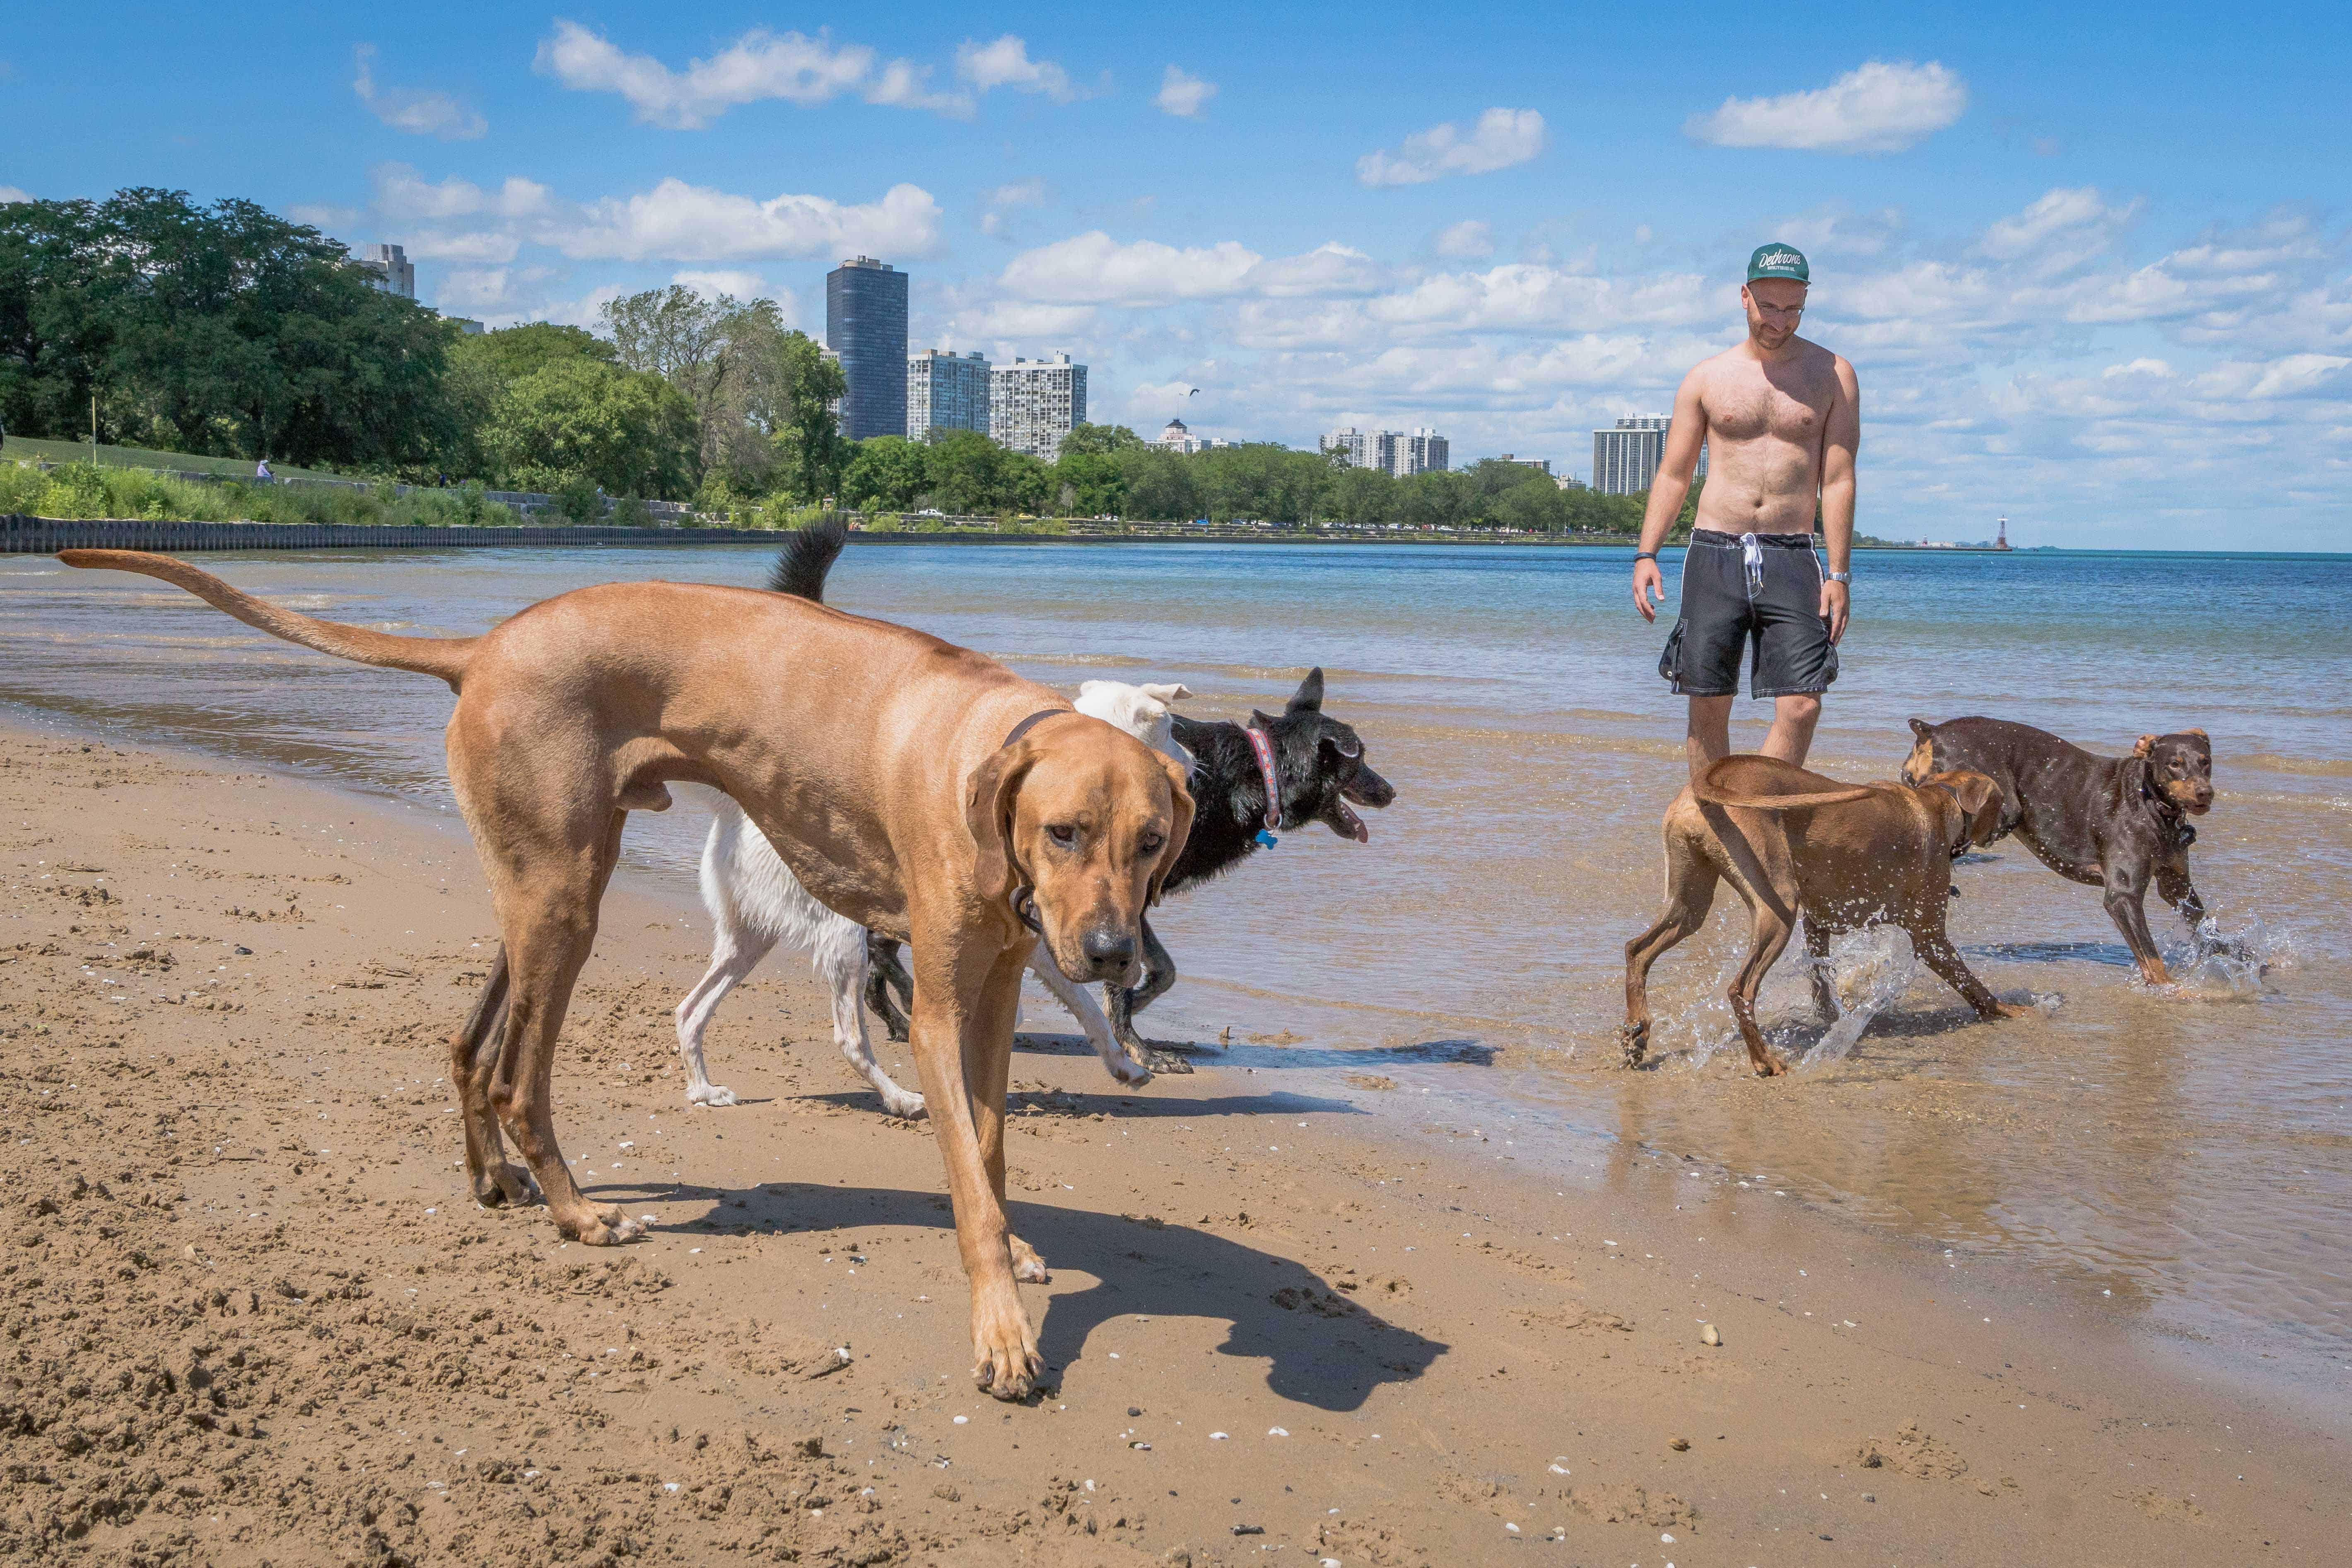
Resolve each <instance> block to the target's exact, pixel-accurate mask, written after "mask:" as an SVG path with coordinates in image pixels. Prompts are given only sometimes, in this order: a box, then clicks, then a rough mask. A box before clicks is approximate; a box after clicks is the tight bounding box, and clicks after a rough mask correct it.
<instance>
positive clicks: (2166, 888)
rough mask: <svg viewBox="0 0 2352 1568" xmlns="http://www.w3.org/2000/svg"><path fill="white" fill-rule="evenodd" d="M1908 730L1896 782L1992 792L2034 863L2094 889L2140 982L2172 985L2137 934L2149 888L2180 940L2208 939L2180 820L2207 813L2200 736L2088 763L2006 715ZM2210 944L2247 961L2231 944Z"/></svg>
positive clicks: (2185, 734) (2209, 754)
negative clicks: (1932, 778) (1990, 787)
mask: <svg viewBox="0 0 2352 1568" xmlns="http://www.w3.org/2000/svg"><path fill="white" fill-rule="evenodd" d="M1911 733H1912V735H1913V737H1914V741H1913V744H1912V747H1911V756H1910V760H1909V761H1907V762H1906V763H1904V764H1903V776H1904V777H1905V778H1906V779H1912V778H1925V777H1927V775H1928V774H1930V773H1935V772H1937V770H1939V769H1945V768H1970V769H1973V770H1974V771H1976V772H1978V773H1983V774H1985V775H1986V776H1987V777H1989V778H1990V779H1991V780H1992V781H1993V782H1994V783H1996V784H2000V790H2001V797H2002V800H2003V802H2004V803H2005V804H2004V805H2003V808H2002V811H2001V822H2000V826H2001V831H2002V832H2003V833H2014V834H2016V835H2017V837H2019V838H2021V839H2022V840H2023V841H2024V844H2025V847H2027V848H2028V849H2031V850H2032V851H2033V855H2034V858H2036V859H2038V860H2040V861H2041V862H2042V864H2043V865H2044V866H2047V867H2049V868H2051V869H2052V870H2053V871H2055V872H2057V873H2058V874H2059V875H2060V876H2062V877H2063V878H2065V879H2067V880H2068V881H2070V882H2084V883H2087V884H2088V885H2090V886H2091V887H2094V888H2098V889H2104V891H2105V895H2106V898H2105V902H2106V909H2107V918H2108V919H2109V920H2112V921H2115V922H2116V930H2117V931H2121V932H2123V937H2124V942H2126V944H2127V945H2128V946H2129V947H2130V948H2131V953H2132V959H2133V962H2135V963H2137V964H2138V965H2139V972H2140V975H2141V977H2142V978H2144V979H2145V980H2147V983H2148V984H2151V985H2162V984H2166V983H2167V982H2168V981H2169V980H2170V979H2171V978H2172V976H2171V975H2170V973H2168V972H2167V971H2166V969H2165V967H2164V955H2163V953H2161V952H2158V950H2157V945H2156V935H2155V933H2154V932H2153V931H2149V930H2148V929H2147V889H2148V887H2149V884H2150V883H2153V884H2154V885H2155V888H2156V890H2157V892H2158V894H2159V895H2160V896H2162V898H2163V900H2164V901H2165V902H2166V903H2168V904H2170V905H2171V906H2172V907H2173V908H2174V909H2176V910H2179V911H2180V918H2181V919H2182V920H2184V921H2188V922H2189V935H2190V936H2191V937H2193V938H2195V939H2196V940H2197V941H2198V942H2200V944H2201V943H2204V942H2207V941H2208V939H2207V937H2206V936H2205V934H2204V932H2203V930H2202V927H2203V926H2204V924H2205V900H2202V899H2200V898H2199V897H2198V896H2197V884H2196V883H2194V882H2192V881H2190V880H2189V846H2190V845H2191V844H2194V843H2196V842H2197V829H2196V828H2195V827H2194V826H2190V824H2189V821H2188V818H2189V817H2192V816H2204V815H2205V814H2206V812H2208V811H2210V809H2212V805H2213V742H2211V741H2210V740H2208V739H2207V738H2206V736H2205V731H2202V730H2183V731H2179V733H2177V734H2171V735H2142V736H2141V737H2140V738H2139V743H2138V744H2137V745H2136V746H2134V747H2133V748H2132V754H2131V755H2130V756H2128V757H2102V756H2096V755H2094V754H2093V753H2091V752H2086V751H2084V750H2083V748H2082V747H2080V746H2075V745H2070V744H2068V743H2067V742H2064V741H2062V740H2060V739H2059V738H2058V737H2057V736H2055V735H2053V734H2052V733H2051V732H2050V731H2047V730H2037V729H2035V728H2034V727H2033V726H2032V725H2031V724H2018V723H2012V722H2011V721H2009V720H2006V719H1952V720H1948V721H1946V722H1944V723H1941V724H1930V723H1928V722H1927V721H1926V720H1925V719H1914V720H1912V721H1911ZM1994 837H1999V835H1998V834H1996V835H1995V836H1994ZM2219 945H2220V946H2221V948H2222V950H2223V951H2225V952H2234V953H2236V954H2237V955H2239V956H2241V957H2243V956H2245V950H2244V949H2243V948H2242V946H2240V945H2239V944H2238V943H2235V942H2221V943H2220V944H2219Z"/></svg>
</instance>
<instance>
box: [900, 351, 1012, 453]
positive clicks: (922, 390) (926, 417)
mask: <svg viewBox="0 0 2352 1568" xmlns="http://www.w3.org/2000/svg"><path fill="white" fill-rule="evenodd" d="M989 371H990V365H989V363H988V361H987V359H986V358H984V357H983V356H982V355H981V354H979V353H967V354H958V353H953V352H952V351H950V350H947V349H925V350H924V351H923V352H922V353H919V354H909V355H908V356H907V439H908V440H909V441H922V440H928V439H929V437H930V433H931V432H932V431H933V430H977V431H979V432H980V433H981V434H982V435H983V436H985V435H987V434H988V433H989V412H988V405H989V401H990V398H991V397H992V393H991V391H990V382H991V377H990V374H989Z"/></svg>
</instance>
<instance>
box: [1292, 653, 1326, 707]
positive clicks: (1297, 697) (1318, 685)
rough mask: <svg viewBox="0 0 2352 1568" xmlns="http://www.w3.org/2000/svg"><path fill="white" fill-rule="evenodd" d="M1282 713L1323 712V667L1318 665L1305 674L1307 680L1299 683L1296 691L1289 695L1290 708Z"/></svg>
mask: <svg viewBox="0 0 2352 1568" xmlns="http://www.w3.org/2000/svg"><path fill="white" fill-rule="evenodd" d="M1283 711H1284V712H1286V713H1320V712H1321V711H1323V667H1322V666H1321V665H1319V664H1318V665H1317V666H1316V667H1315V668H1312V669H1310V670H1308V671H1307V679H1304V680H1302V681H1300V682H1299V683H1298V689H1297V691H1296V692H1294V693H1292V694H1291V698H1290V706H1289V707H1287V708H1286V709H1284V710H1283Z"/></svg>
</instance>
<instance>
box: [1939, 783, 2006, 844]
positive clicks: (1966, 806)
mask: <svg viewBox="0 0 2352 1568" xmlns="http://www.w3.org/2000/svg"><path fill="white" fill-rule="evenodd" d="M1945 778H1946V782H1947V783H1948V784H1950V785H1951V788H1952V798H1953V799H1955V800H1957V801H1958V802H1959V803H1960V811H1961V813H1962V814H1963V815H1964V816H1966V817H1967V819H1968V824H1967V827H1966V829H1965V831H1964V834H1963V837H1966V838H1967V839H1968V841H1969V843H1971V844H1979V845H1981V844H1990V843H1991V842H1992V841H1993V840H1994V839H1996V838H1998V837H2000V815H2001V808H2002V805H2003V802H2002V799H2001V794H2000V785H1999V784H1995V783H1993V781H1992V780H1991V779H1990V778H1987V777H1986V776H1985V775H1984V774H1982V773H1976V772H1973V771H1971V770H1969V769H1966V768H1962V769H1958V770H1957V771H1955V772H1953V773H1948V774H1947V775H1945Z"/></svg>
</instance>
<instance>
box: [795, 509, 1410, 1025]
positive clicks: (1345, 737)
mask: <svg viewBox="0 0 2352 1568" xmlns="http://www.w3.org/2000/svg"><path fill="white" fill-rule="evenodd" d="M848 537H849V534H848V531H847V529H846V527H845V525H844V524H843V522H842V521H841V520H840V519H839V518H838V517H829V518H826V519H824V521H820V522H817V523H814V524H812V525H811V526H809V527H807V528H804V529H802V530H801V531H799V532H797V533H795V534H794V535H793V538H792V539H791V541H790V542H788V543H786V545H785V546H784V550H783V553H782V555H780V556H779V557H778V558H777V561H776V566H775V570H774V572H773V573H772V574H771V575H770V577H769V580H768V586H769V587H770V588H771V589H772V590H773V591H774V592H776V593H779V594H792V595H797V596H799V597H801V598H803V599H814V600H815V601H817V602H818V603H820V604H821V603H823V602H824V580H825V576H826V574H828V573H830V572H831V571H832V570H833V563H834V562H835V559H836V558H837V557H838V556H839V555H840V554H841V550H842V546H843V545H844V544H845V543H846V542H847V541H848ZM1170 717H1171V722H1172V724H1173V727H1174V729H1175V732H1176V739H1177V740H1178V741H1179V742H1182V744H1183V746H1184V747H1185V749H1186V750H1188V751H1190V752H1192V756H1193V764H1192V804H1193V816H1192V834H1191V836H1190V837H1187V838H1186V839H1185V840H1184V853H1183V855H1182V856H1181V858H1178V860H1177V862H1176V867H1175V869H1173V870H1172V871H1171V872H1170V873H1169V874H1168V879H1167V880H1166V881H1165V882H1163V883H1162V884H1161V886H1160V891H1161V893H1162V894H1163V895H1165V894H1168V893H1173V892H1176V891H1178V890H1179V889H1183V888H1186V887H1190V886H1191V885H1192V884H1193V883H1195V882H1203V881H1206V880H1208V879H1210V878H1212V877H1221V876H1223V875H1224V874H1225V873H1226V872H1227V871H1230V870H1232V869H1233V868H1234V867H1236V866H1238V865H1240V864H1241V863H1242V862H1243V861H1244V860H1246V859H1248V858H1250V857H1251V856H1252V855H1255V854H1256V853H1257V851H1258V850H1259V849H1260V848H1262V847H1265V843H1266V842H1267V838H1268V837H1269V835H1268V833H1267V829H1268V828H1269V826H1271V827H1272V828H1273V829H1274V830H1276V831H1285V832H1286V831H1290V830H1293V829H1297V828H1301V827H1304V826H1307V824H1308V823H1312V822H1319V823H1321V824H1323V825H1324V826H1326V827H1328V828H1329V829H1330V830H1331V831H1332V832H1334V833H1336V834H1338V835H1339V837H1342V838H1351V839H1354V840H1355V841H1356V842H1357V843H1359V844H1362V843H1365V842H1367V841H1369V840H1370V837H1371V832H1370V829H1369V828H1367V827H1366V826H1364V820H1363V818H1361V817H1360V816H1357V815H1356V813H1355V811H1354V810H1353V809H1352V808H1353V806H1357V805H1364V806H1370V807H1373V808H1374V809H1378V808H1379V807H1381V806H1384V805H1388V804H1389V802H1391V800H1394V799H1395V798H1396V791H1395V789H1393V788H1392V787H1391V785H1390V784H1389V782H1388V780H1386V779H1384V778H1382V777H1381V775H1380V774H1378V773H1374V772H1373V771H1372V769H1371V766H1370V763H1367V762H1365V760H1364V742H1363V741H1362V739H1361V738H1360V737H1359V736H1358V735H1357V733H1356V731H1354V730H1352V729H1350V728H1349V726H1347V725H1345V724H1343V723H1341V722H1340V721H1338V720H1337V719H1332V718H1329V717H1327V716H1326V715H1325V713H1324V712H1323V671H1322V670H1321V669H1320V668H1317V669H1312V670H1309V671H1308V672H1307V679H1305V680H1302V681H1300V682H1299V683H1298V690H1297V692H1296V693H1295V694H1294V695H1293V696H1292V697H1291V699H1290V702H1289V705H1288V706H1287V707H1286V708H1285V709H1284V710H1282V712H1281V714H1280V715H1279V716H1276V715H1271V714H1266V713H1261V712H1255V711H1253V712H1252V713H1251V715H1250V722H1249V723H1248V724H1247V725H1246V726H1244V725H1240V724H1234V723H1228V722H1222V721H1221V722H1213V723H1203V722H1201V721H1196V720H1192V719H1186V718H1184V717H1182V716H1181V715H1171V716H1170ZM1251 731H1256V732H1257V733H1258V734H1259V735H1260V736H1262V737H1264V739H1265V742H1266V748H1267V761H1268V762H1270V763H1271V764H1272V766H1273V769H1274V776H1275V778H1276V794H1277V795H1279V796H1280V805H1279V808H1278V809H1277V810H1276V812H1275V813H1274V814H1273V816H1274V817H1275V821H1274V822H1273V823H1272V824H1271V825H1269V823H1268V822H1267V816H1268V813H1267V811H1266V784H1265V779H1266V773H1265V768H1264V767H1263V766H1261V765H1260V762H1259V758H1258V754H1257V750H1256V745H1255V742H1252V740H1251V739H1250V732H1251ZM866 953H867V956H868V957H869V958H870V959H871V960H872V964H873V973H872V976H871V977H870V978H869V979H868V980H867V982H866V1005H867V1006H868V1007H870V1008H871V1009H873V1011H874V1014H875V1016H877V1017H878V1018H880V1019H881V1020H882V1022H883V1025H884V1026H886V1027H887V1029H888V1030H889V1032H890V1037H891V1038H892V1039H894V1040H903V1039H905V1038H907V1013H906V1008H908V1007H911V1006H912V1005H913V998H914V977H913V976H912V975H910V974H908V972H907V968H906V965H905V964H903V963H900V962H899V959H898V942H894V941H892V940H891V939H889V938H887V937H881V936H876V935H873V934H872V933H870V932H869V933H868V934H867V936H866ZM1143 962H1144V976H1143V984H1140V985H1139V986H1137V987H1135V988H1134V989H1133V990H1122V989H1120V988H1118V987H1115V986H1106V987H1104V991H1105V994H1106V995H1107V996H1108V999H1109V1003H1110V1005H1109V1007H1108V1009H1107V1011H1108V1013H1109V1015H1110V1021H1111V1029H1112V1032H1113V1033H1114V1034H1115V1035H1117V1036H1118V1039H1119V1041H1120V1043H1122V1044H1124V1045H1125V1046H1127V1047H1129V1049H1130V1050H1133V1051H1136V1052H1137V1053H1139V1055H1140V1056H1141V1057H1142V1058H1143V1060H1144V1061H1145V1062H1146V1063H1147V1064H1148V1065H1152V1066H1156V1067H1165V1066H1169V1065H1175V1066H1179V1067H1181V1062H1178V1063H1171V1062H1170V1061H1169V1058H1166V1057H1165V1056H1164V1055H1163V1054H1162V1053H1160V1051H1158V1050H1156V1049H1155V1048H1154V1047H1150V1045H1148V1044H1146V1043H1145V1042H1144V1041H1143V1039H1142V1038H1141V1037H1139V1036H1138V1035H1137V1034H1136V1031H1135V1015H1136V1014H1137V1013H1138V1012H1140V1011H1141V1010H1142V1009H1143V1008H1145V1007H1148V1006H1150V1005H1151V1004H1152V1002H1154V1001H1155V1000H1157V999H1158V998H1159V997H1160V996H1161V995H1163V994H1166V992H1167V990H1168V988H1169V987H1170V986H1171V985H1173V984H1176V961H1175V960H1174V959H1173V958H1171V956H1169V952H1168V950H1167V948H1166V947H1164V946H1162V945H1161V944H1160V938H1159V937H1158V936H1157V935H1156V934H1154V933H1153V931H1152V930H1151V922H1150V921H1149V920H1147V921H1144V922H1143ZM894 990H895V991H896V992H897V993H898V994H897V995H895V996H894V995H893V994H892V992H893V991H894ZM901 998H903V999H904V1005H901ZM1186 1070H1189V1069H1186Z"/></svg>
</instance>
